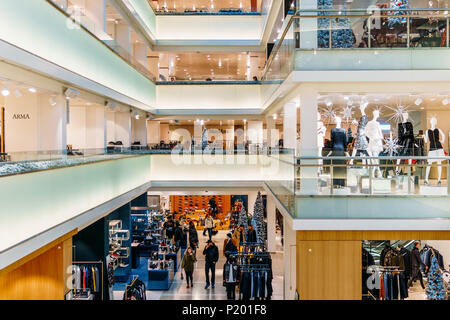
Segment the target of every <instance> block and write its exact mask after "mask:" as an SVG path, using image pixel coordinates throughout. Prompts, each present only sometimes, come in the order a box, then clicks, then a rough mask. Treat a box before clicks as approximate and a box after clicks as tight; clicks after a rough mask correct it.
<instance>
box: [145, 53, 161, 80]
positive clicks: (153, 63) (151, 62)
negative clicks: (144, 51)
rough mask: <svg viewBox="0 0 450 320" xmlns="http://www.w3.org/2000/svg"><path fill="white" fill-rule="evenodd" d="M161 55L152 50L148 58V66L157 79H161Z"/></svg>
mask: <svg viewBox="0 0 450 320" xmlns="http://www.w3.org/2000/svg"><path fill="white" fill-rule="evenodd" d="M158 64H159V55H158V54H157V53H156V52H152V54H151V55H150V57H149V58H148V68H149V70H150V73H151V74H152V75H154V76H155V77H156V80H157V81H159V68H158Z"/></svg>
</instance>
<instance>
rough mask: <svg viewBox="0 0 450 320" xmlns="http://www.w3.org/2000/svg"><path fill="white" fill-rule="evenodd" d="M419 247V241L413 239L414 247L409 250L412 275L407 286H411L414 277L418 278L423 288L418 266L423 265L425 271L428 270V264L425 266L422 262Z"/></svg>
mask: <svg viewBox="0 0 450 320" xmlns="http://www.w3.org/2000/svg"><path fill="white" fill-rule="evenodd" d="M419 248H420V242H419V241H414V249H412V250H411V269H412V277H411V278H410V279H409V282H408V288H409V287H411V285H412V283H413V281H415V280H416V279H419V281H420V285H421V286H422V289H425V286H424V284H423V279H422V272H421V271H420V266H424V267H425V271H427V270H428V266H426V265H425V263H423V261H422V259H421V258H420V253H419Z"/></svg>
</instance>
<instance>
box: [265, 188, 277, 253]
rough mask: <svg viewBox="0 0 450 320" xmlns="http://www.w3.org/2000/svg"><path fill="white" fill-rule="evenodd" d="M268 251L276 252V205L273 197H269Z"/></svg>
mask: <svg viewBox="0 0 450 320" xmlns="http://www.w3.org/2000/svg"><path fill="white" fill-rule="evenodd" d="M266 210H267V250H268V251H269V252H275V251H276V247H277V246H276V233H277V229H276V205H275V199H274V198H273V196H271V195H267V208H266Z"/></svg>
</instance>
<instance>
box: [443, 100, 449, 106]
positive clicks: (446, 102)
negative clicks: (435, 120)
mask: <svg viewBox="0 0 450 320" xmlns="http://www.w3.org/2000/svg"><path fill="white" fill-rule="evenodd" d="M442 104H443V105H444V106H446V105H448V98H445V99H444V100H442Z"/></svg>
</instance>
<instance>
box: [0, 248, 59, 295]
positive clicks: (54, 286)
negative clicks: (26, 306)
mask: <svg viewBox="0 0 450 320" xmlns="http://www.w3.org/2000/svg"><path fill="white" fill-rule="evenodd" d="M63 252H64V249H63V243H60V244H59V245H56V246H55V247H53V248H51V249H49V250H47V251H46V252H44V253H43V254H41V255H39V256H37V257H36V258H34V259H33V260H31V261H29V262H27V263H25V264H23V265H22V266H20V267H18V268H17V269H15V270H13V271H11V272H9V273H6V274H3V275H1V276H0V300H62V299H63V298H64V281H63Z"/></svg>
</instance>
